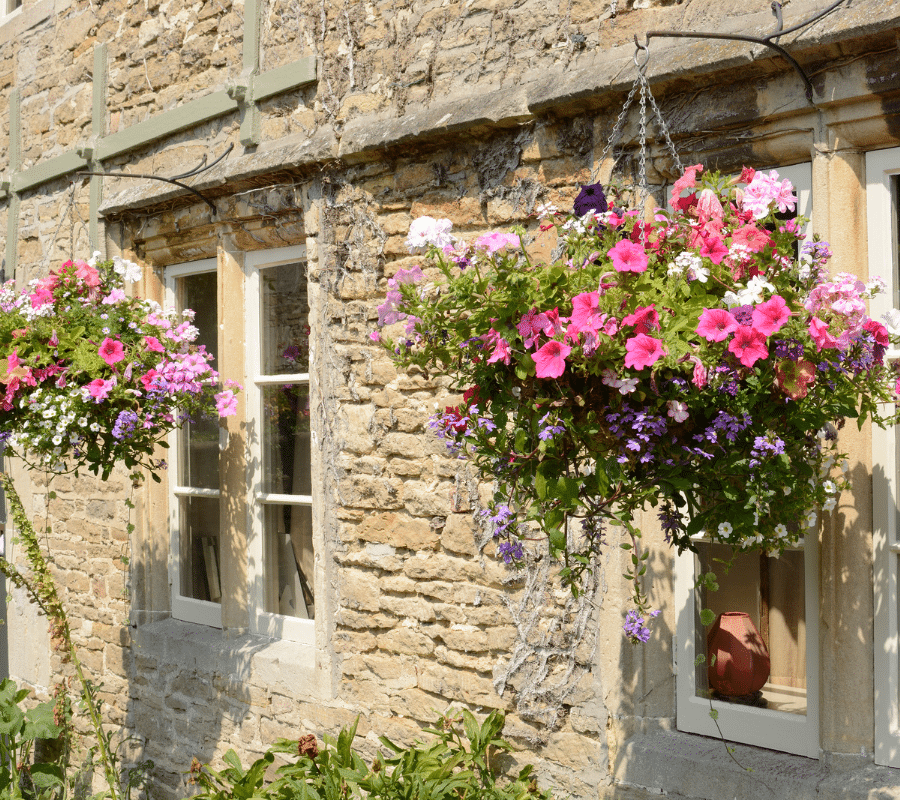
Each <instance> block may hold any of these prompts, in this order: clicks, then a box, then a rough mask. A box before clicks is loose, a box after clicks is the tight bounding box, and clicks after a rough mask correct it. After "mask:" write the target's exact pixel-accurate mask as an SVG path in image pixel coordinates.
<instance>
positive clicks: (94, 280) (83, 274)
mask: <svg viewBox="0 0 900 800" xmlns="http://www.w3.org/2000/svg"><path fill="white" fill-rule="evenodd" d="M75 274H76V275H77V276H78V277H79V278H81V280H83V281H84V282H85V284H87V285H88V286H89V287H90V288H91V289H94V288H96V287H97V286H99V285H100V273H99V272H97V270H96V269H94V268H93V267H92V266H91V265H90V264H88V263H87V262H86V261H76V262H75Z"/></svg>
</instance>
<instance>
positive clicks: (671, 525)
mask: <svg viewBox="0 0 900 800" xmlns="http://www.w3.org/2000/svg"><path fill="white" fill-rule="evenodd" d="M657 516H658V517H659V524H660V526H661V527H662V530H663V533H664V534H665V537H666V542H668V543H669V544H671V543H672V537H673V535H674V534H677V533H678V532H679V531H681V530H682V528H683V527H684V525H683V524H682V521H681V514H679V513H678V509H676V508H675V507H674V506H673V505H672V501H671V500H669V499H666V500H665V501H664V502H663V506H662V508H661V509H660V512H659V514H657Z"/></svg>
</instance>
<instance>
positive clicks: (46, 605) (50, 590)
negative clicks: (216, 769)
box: [0, 474, 120, 800]
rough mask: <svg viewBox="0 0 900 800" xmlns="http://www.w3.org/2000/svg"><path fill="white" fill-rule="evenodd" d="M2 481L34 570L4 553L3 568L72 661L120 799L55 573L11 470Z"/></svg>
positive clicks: (112, 789) (107, 773)
mask: <svg viewBox="0 0 900 800" xmlns="http://www.w3.org/2000/svg"><path fill="white" fill-rule="evenodd" d="M0 483H2V485H3V490H4V492H5V493H6V498H7V501H8V502H9V506H10V510H11V512H12V518H13V521H14V523H15V525H16V531H17V533H18V536H19V539H20V541H21V542H22V543H23V545H24V552H25V558H26V560H27V562H28V565H29V566H30V567H31V571H32V574H31V577H30V578H28V577H26V576H25V575H22V573H21V572H19V570H18V569H17V567H16V566H15V565H14V564H11V563H10V562H9V561H7V560H6V559H5V558H3V557H2V556H0V570H2V572H3V573H4V574H5V575H7V577H9V578H10V579H11V580H12V581H13V582H14V583H15V584H16V585H17V586H22V587H24V588H25V589H26V591H27V592H28V594H29V596H30V598H31V600H32V601H33V602H34V603H35V604H36V605H37V606H38V607H39V608H40V610H41V611H42V612H43V613H44V614H46V616H47V618H48V620H49V621H50V635H51V640H52V641H53V643H54V646H55V647H56V648H57V650H60V651H62V652H63V654H64V658H66V659H68V660H69V661H71V662H72V666H73V668H74V669H75V675H76V676H77V678H78V681H79V683H80V684H81V696H82V698H83V699H84V702H85V705H86V706H87V710H88V714H89V715H90V719H91V725H92V726H93V728H94V732H95V734H96V736H97V747H98V750H99V752H100V759H101V761H102V762H103V772H104V777H105V778H106V782H107V784H108V785H109V796H110V798H111V800H120V797H119V787H118V781H117V780H116V772H115V769H114V767H113V760H112V757H111V754H110V750H109V742H108V741H107V737H106V734H105V733H104V730H103V721H102V719H101V717H100V712H99V709H98V707H97V701H96V699H95V695H94V689H93V686H92V684H91V682H90V680H89V679H88V678H87V677H86V676H85V674H84V670H83V668H82V665H81V660H80V659H79V658H78V651H77V648H76V647H75V643H74V642H73V641H72V634H71V630H70V628H69V620H68V617H67V616H66V611H65V608H64V606H63V604H62V601H61V600H60V599H59V593H58V592H57V590H56V583H55V581H54V580H53V575H52V573H51V572H50V569H49V567H48V566H47V561H46V559H45V558H44V555H43V553H42V552H41V549H40V545H39V543H38V539H37V535H36V534H35V531H34V527H33V526H32V524H31V522H30V521H29V519H28V516H27V515H26V513H25V508H24V507H23V505H22V500H21V499H20V497H19V495H18V493H17V492H16V489H15V487H14V485H13V480H12V477H11V476H10V475H9V474H3V476H2V478H0Z"/></svg>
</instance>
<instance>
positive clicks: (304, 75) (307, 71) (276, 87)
mask: <svg viewBox="0 0 900 800" xmlns="http://www.w3.org/2000/svg"><path fill="white" fill-rule="evenodd" d="M315 80H316V57H315V56H306V58H301V59H300V60H299V61H293V62H291V63H290V64H285V65H284V66H282V67H276V68H275V69H270V70H269V71H268V72H266V73H264V74H262V75H257V76H256V77H255V78H254V79H253V99H254V100H257V101H258V100H265V99H266V98H268V97H274V96H275V95H276V94H281V93H283V92H287V91H290V90H291V89H297V88H299V87H301V86H305V85H307V84H310V83H314V82H315Z"/></svg>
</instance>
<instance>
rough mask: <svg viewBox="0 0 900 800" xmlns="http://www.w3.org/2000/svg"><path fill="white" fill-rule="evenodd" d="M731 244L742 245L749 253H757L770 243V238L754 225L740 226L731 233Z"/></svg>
mask: <svg viewBox="0 0 900 800" xmlns="http://www.w3.org/2000/svg"><path fill="white" fill-rule="evenodd" d="M731 243H732V244H740V245H743V246H744V247H746V248H747V249H748V250H749V251H750V252H751V253H759V252H760V251H762V250H764V249H765V248H766V247H768V246H769V245H770V244H771V243H772V237H771V236H770V235H769V232H768V231H765V230H761V229H760V228H757V227H756V225H742V226H741V227H740V228H737V229H736V230H734V231H732V233H731Z"/></svg>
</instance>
